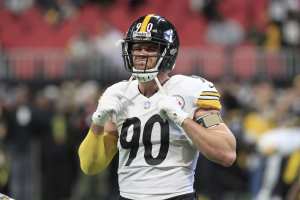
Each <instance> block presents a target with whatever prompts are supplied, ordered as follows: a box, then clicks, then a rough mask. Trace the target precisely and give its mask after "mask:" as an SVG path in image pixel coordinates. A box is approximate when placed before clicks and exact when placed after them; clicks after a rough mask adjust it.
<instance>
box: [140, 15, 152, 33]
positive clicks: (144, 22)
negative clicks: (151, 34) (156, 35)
mask: <svg viewBox="0 0 300 200" xmlns="http://www.w3.org/2000/svg"><path fill="white" fill-rule="evenodd" d="M152 16H153V14H150V15H147V16H146V17H145V19H144V21H143V23H142V26H141V29H140V32H146V30H147V25H148V24H149V21H150V19H151V17H152Z"/></svg>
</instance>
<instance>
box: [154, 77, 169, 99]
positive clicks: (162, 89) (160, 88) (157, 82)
mask: <svg viewBox="0 0 300 200" xmlns="http://www.w3.org/2000/svg"><path fill="white" fill-rule="evenodd" d="M154 80H155V82H156V84H157V86H158V89H159V92H160V93H161V94H163V95H167V92H166V91H165V89H164V88H163V87H162V85H161V83H160V82H159V80H158V78H157V76H155V78H154Z"/></svg>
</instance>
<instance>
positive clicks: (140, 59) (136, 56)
mask: <svg viewBox="0 0 300 200" xmlns="http://www.w3.org/2000/svg"><path fill="white" fill-rule="evenodd" d="M132 55H133V56H132V59H133V66H134V68H136V69H140V70H144V69H152V68H154V67H155V65H156V61H157V59H158V55H159V46H158V45H157V44H153V43H137V44H133V45H132Z"/></svg>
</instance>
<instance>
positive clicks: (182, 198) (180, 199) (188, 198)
mask: <svg viewBox="0 0 300 200" xmlns="http://www.w3.org/2000/svg"><path fill="white" fill-rule="evenodd" d="M119 200H133V199H127V198H124V197H121V196H120V197H119ZM135 200H143V199H135ZM166 200H196V194H195V193H189V194H183V195H179V196H176V197H172V198H168V199H166Z"/></svg>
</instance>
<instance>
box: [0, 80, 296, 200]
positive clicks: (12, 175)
mask: <svg viewBox="0 0 300 200" xmlns="http://www.w3.org/2000/svg"><path fill="white" fill-rule="evenodd" d="M217 88H218V90H219V91H220V93H221V94H222V102H223V115H224V120H225V121H226V123H227V124H228V125H229V127H230V128H231V129H232V131H233V133H234V134H235V136H236V138H237V142H238V151H237V152H238V158H237V161H236V163H235V164H234V166H233V167H231V168H223V167H221V166H218V165H216V164H213V163H212V162H210V161H208V160H206V159H205V158H204V157H202V156H200V158H199V163H198V167H197V172H196V185H195V187H196V190H197V192H198V193H199V195H200V196H201V198H203V199H210V200H222V199H228V200H234V199H256V200H268V199H271V198H275V197H276V198H277V199H288V200H293V199H295V197H293V195H295V194H297V191H298V195H299V190H300V188H299V184H300V179H299V178H300V176H299V175H300V174H299V172H300V151H299V150H300V141H299V140H300V137H299V134H300V103H299V102H300V77H299V76H298V77H296V78H295V80H294V81H293V82H292V83H291V84H288V85H286V86H285V87H282V86H277V85H274V84H273V83H272V82H271V81H269V80H255V81H253V82H249V83H239V82H236V81H232V80H224V81H219V82H218V83H217ZM102 91H103V84H101V83H99V82H95V81H86V82H80V81H65V82H62V83H60V84H56V85H45V86H44V87H39V88H37V87H34V86H30V85H28V86H25V85H8V84H7V85H6V84H2V85H1V88H0V111H1V112H0V147H1V151H0V189H1V190H0V192H3V193H6V194H10V195H11V196H12V197H15V198H16V199H23V200H39V199H43V200H47V199H49V200H50V199H57V200H65V199H72V200H73V199H74V200H85V199H88V200H93V199H95V200H96V199H97V200H99V199H103V200H104V199H105V200H108V199H111V200H113V199H115V198H116V196H117V194H118V187H117V177H116V167H117V159H115V160H114V161H113V163H112V165H111V167H110V168H109V169H108V170H107V171H106V172H104V173H101V174H99V175H97V176H93V177H88V176H85V175H83V173H82V172H81V171H80V169H79V162H78V157H77V149H78V146H79V143H80V141H81V140H82V139H83V138H84V136H85V134H86V133H87V130H88V127H89V124H90V117H91V114H92V112H93V111H94V109H95V108H96V104H97V99H98V97H99V95H100V94H101V92H102ZM212 180H213V181H212ZM288 196H289V197H288Z"/></svg>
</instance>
